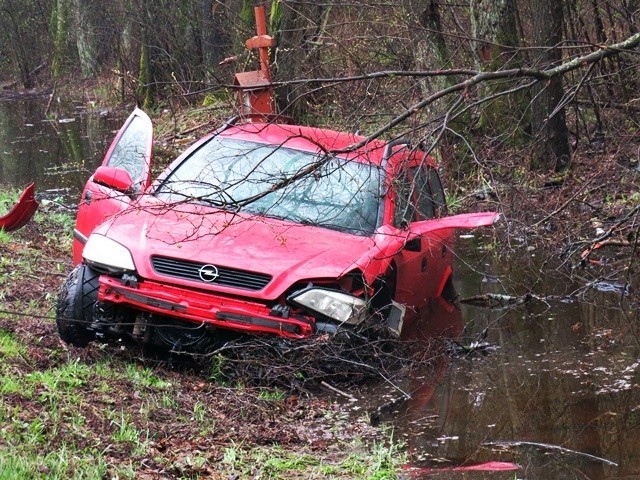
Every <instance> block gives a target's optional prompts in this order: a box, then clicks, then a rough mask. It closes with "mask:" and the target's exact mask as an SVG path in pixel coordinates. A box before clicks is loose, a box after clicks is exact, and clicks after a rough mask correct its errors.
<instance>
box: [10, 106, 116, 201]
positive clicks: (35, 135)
mask: <svg viewBox="0 0 640 480" xmlns="http://www.w3.org/2000/svg"><path fill="white" fill-rule="evenodd" d="M48 101H49V98H48V97H29V98H25V99H18V100H16V99H11V100H2V99H0V186H6V185H9V186H14V187H16V188H23V187H24V186H26V185H27V184H28V183H30V182H32V181H35V182H36V191H37V194H38V196H39V197H42V196H46V197H50V198H62V199H64V201H71V202H72V203H75V202H76V200H77V198H78V196H79V192H80V190H81V189H82V186H83V185H84V183H85V182H86V180H87V178H88V177H89V175H90V174H91V173H92V172H93V170H94V169H95V168H96V167H97V166H98V165H99V164H100V162H101V161H102V156H103V155H104V153H105V151H106V149H107V147H108V145H109V143H110V142H111V139H112V138H113V133H114V132H115V131H116V130H117V129H118V128H119V127H120V125H121V124H122V121H123V119H124V117H122V116H120V115H114V114H107V113H106V112H102V113H101V112H99V111H91V112H89V111H87V110H86V109H85V108H84V107H78V108H74V106H73V105H69V106H67V107H65V110H66V111H67V112H69V113H67V114H65V115H64V116H55V115H47V114H46V113H45V112H46V110H47V104H48ZM54 102H55V100H54Z"/></svg>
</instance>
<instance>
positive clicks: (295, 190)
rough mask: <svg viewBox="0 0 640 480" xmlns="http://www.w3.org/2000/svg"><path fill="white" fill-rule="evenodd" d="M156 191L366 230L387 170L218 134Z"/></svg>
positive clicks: (178, 199) (169, 197) (164, 196)
mask: <svg viewBox="0 0 640 480" xmlns="http://www.w3.org/2000/svg"><path fill="white" fill-rule="evenodd" d="M156 195H157V196H158V197H159V198H161V199H163V200H165V201H168V202H181V201H198V202H203V203H207V204H212V205H215V206H218V207H221V208H226V209H233V210H240V211H243V212H247V213H252V214H257V215H265V216H270V217H276V218H282V219H286V220H291V221H294V222H298V223H303V224H310V225H317V226H321V227H326V228H332V229H335V230H341V231H347V232H351V233H355V234H361V235H363V234H371V233H373V231H374V230H375V228H376V223H377V218H378V204H379V196H380V173H379V171H378V168H377V167H374V166H371V165H368V164H363V163H358V162H353V161H346V160H343V159H339V158H336V157H331V156H326V155H321V154H314V153H310V152H302V151H299V150H293V149H290V148H285V147H282V146H279V145H264V144H260V143H254V142H247V141H241V140H233V139H229V138H219V137H214V138H212V139H211V140H210V141H209V142H207V143H206V144H204V145H203V146H202V147H201V148H199V149H198V150H196V151H195V152H194V153H193V154H192V155H190V156H189V157H188V158H186V159H185V161H184V162H182V163H181V164H180V165H179V166H178V167H177V168H176V169H175V170H174V171H173V172H171V174H170V175H169V176H168V177H167V178H166V179H165V180H164V182H163V183H162V184H161V185H160V187H159V188H158V190H157V191H156Z"/></svg>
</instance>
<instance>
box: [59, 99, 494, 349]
mask: <svg viewBox="0 0 640 480" xmlns="http://www.w3.org/2000/svg"><path fill="white" fill-rule="evenodd" d="M354 145H355V146H356V147H357V148H355V149H354V148H353V146H354ZM151 147H152V125H151V121H150V120H149V117H147V115H146V114H144V112H142V111H140V110H137V109H136V110H135V111H134V112H133V113H132V114H131V116H130V117H129V119H128V120H127V122H126V123H125V125H124V126H123V127H122V129H121V130H120V132H119V133H118V135H117V136H116V138H115V140H114V142H113V144H112V145H111V147H110V148H109V150H108V152H107V154H106V157H105V159H104V162H103V164H102V166H101V167H99V168H98V169H97V170H96V172H95V173H94V174H93V175H92V176H91V178H90V179H89V180H88V182H87V184H86V187H85V189H84V192H83V193H82V198H81V201H80V206H79V210H78V217H77V223H76V228H75V230H74V245H73V258H74V264H75V265H76V266H75V268H74V270H73V271H72V272H71V274H70V275H69V277H68V278H67V280H66V282H65V284H64V286H63V287H62V290H61V292H60V295H59V299H58V306H57V310H56V319H57V325H58V330H59V333H60V336H61V337H62V339H63V340H64V341H66V342H69V343H71V344H74V345H79V346H84V345H86V344H87V343H88V342H90V341H92V340H94V339H101V338H106V337H113V336H115V337H120V338H122V337H125V336H129V337H133V338H134V339H136V340H138V341H142V342H145V343H151V344H160V345H163V346H165V347H169V348H171V349H173V350H185V351H201V350H205V349H206V348H208V347H209V346H210V345H212V344H214V343H215V342H216V339H219V338H223V337H224V336H225V334H227V333H228V332H230V331H235V332H246V333H254V334H271V335H279V336H282V337H288V338H307V337H311V336H313V335H314V334H317V333H319V332H329V333H331V332H335V331H336V330H337V329H338V328H339V327H340V326H352V325H356V324H359V323H360V322H363V321H378V322H382V323H386V324H387V325H388V326H389V328H390V329H391V330H393V331H395V332H396V333H400V330H401V329H402V326H403V323H407V322H410V321H411V320H412V319H414V318H415V317H417V315H418V314H419V312H420V310H421V309H423V308H424V307H425V306H426V305H427V304H428V301H429V299H431V298H434V297H438V296H441V295H443V294H445V295H446V294H447V292H450V291H451V288H452V285H451V275H452V269H451V260H452V252H451V249H450V246H451V241H452V237H453V233H454V230H455V229H456V228H475V227H478V226H483V225H490V224H492V223H493V222H494V220H495V219H496V218H497V214H495V213H473V214H465V215H456V216H447V209H446V205H445V195H444V191H443V189H442V185H441V183H440V179H439V178H438V173H437V171H436V165H435V163H434V160H433V159H432V158H431V157H430V156H428V155H426V154H425V153H424V152H423V151H421V150H420V149H418V148H413V147H412V146H411V145H410V144H409V143H408V142H406V141H398V140H396V141H393V142H389V143H387V142H383V141H377V140H374V141H370V142H365V138H364V137H360V136H357V135H353V134H350V133H342V132H335V131H331V130H325V129H319V128H311V127H304V126H297V125H290V124H286V123H278V122H275V121H269V119H266V118H257V117H245V118H236V119H234V120H230V121H228V122H227V123H226V124H225V125H224V126H223V127H221V128H220V129H218V130H216V131H215V132H213V133H212V134H210V135H208V136H206V137H204V138H202V139H201V140H199V141H198V142H196V143H195V144H194V145H193V146H191V147H190V148H189V149H188V150H187V151H186V152H185V153H184V154H182V155H181V156H180V157H178V158H177V159H176V160H175V161H174V162H173V163H172V164H171V166H169V167H168V168H167V169H166V170H165V171H164V172H163V173H162V174H161V175H160V176H159V177H158V178H157V179H156V180H155V181H153V182H152V181H151V176H150V175H151V172H150V171H151Z"/></svg>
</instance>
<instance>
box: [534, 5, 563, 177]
mask: <svg viewBox="0 0 640 480" xmlns="http://www.w3.org/2000/svg"><path fill="white" fill-rule="evenodd" d="M531 5H532V11H533V12H534V15H533V40H534V44H535V46H536V47H538V52H539V53H537V54H534V67H536V68H549V67H552V66H554V65H557V64H558V63H560V62H561V60H562V51H561V50H560V48H559V45H560V42H561V41H562V28H563V24H564V15H563V10H562V9H563V2H559V1H558V0H532V4H531ZM563 94H564V91H563V87H562V77H557V78H553V79H551V80H549V81H548V82H545V83H540V84H539V85H538V86H537V87H536V88H534V91H533V98H532V100H531V133H532V135H533V137H534V143H533V151H532V155H531V160H530V167H531V168H532V169H540V170H547V171H556V172H560V171H563V170H565V169H567V168H568V167H569V160H570V151H569V132H568V129H567V123H566V119H565V109H564V107H563V106H562V105H560V102H561V101H562V97H563Z"/></svg>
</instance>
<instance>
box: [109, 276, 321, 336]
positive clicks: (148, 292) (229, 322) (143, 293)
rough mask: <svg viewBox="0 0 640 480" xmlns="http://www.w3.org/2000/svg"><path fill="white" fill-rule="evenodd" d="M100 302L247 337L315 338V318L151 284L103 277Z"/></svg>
mask: <svg viewBox="0 0 640 480" xmlns="http://www.w3.org/2000/svg"><path fill="white" fill-rule="evenodd" d="M98 299H99V300H100V301H102V302H110V303H114V304H120V305H127V306H129V307H132V308H135V309H137V310H141V311H147V312H153V313H157V314H161V315H167V316H171V317H174V318H178V319H181V320H187V321H191V322H194V323H198V324H205V325H211V326H214V327H219V328H224V329H228V330H237V331H242V332H247V333H265V334H272V335H279V336H281V337H287V338H307V337H310V336H312V335H313V333H314V330H315V328H314V327H315V319H314V318H313V317H309V316H303V315H290V316H286V315H285V316H282V314H281V311H279V310H277V309H271V308H269V307H268V306H266V305H263V304H260V303H255V302H251V301H247V300H242V299H238V298H233V297H225V296H221V295H216V294H212V293H207V292H200V291H195V290H190V289H186V288H182V287H176V286H171V285H166V284H164V283H158V282H154V281H150V280H145V281H142V282H139V283H137V284H135V285H130V284H123V282H121V281H120V280H118V279H116V278H113V277H109V276H107V275H102V276H100V290H99V293H98ZM274 312H275V314H274Z"/></svg>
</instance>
